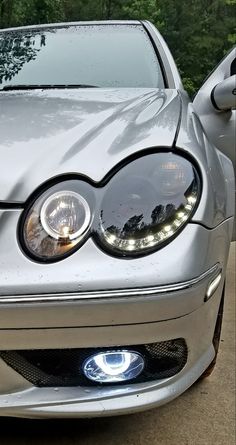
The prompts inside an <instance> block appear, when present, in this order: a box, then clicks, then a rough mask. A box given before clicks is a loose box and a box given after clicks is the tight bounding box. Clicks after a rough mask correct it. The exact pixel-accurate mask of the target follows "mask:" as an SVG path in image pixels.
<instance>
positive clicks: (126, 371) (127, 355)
mask: <svg viewBox="0 0 236 445" xmlns="http://www.w3.org/2000/svg"><path fill="white" fill-rule="evenodd" d="M119 356H120V357H119ZM112 357H116V358H118V359H119V358H120V363H119V360H118V363H109V359H110V358H112ZM144 366H145V362H144V357H143V356H142V355H141V354H140V353H139V352H137V351H128V350H117V351H115V350H114V351H106V352H98V353H97V354H94V355H92V356H90V357H88V358H87V359H86V360H85V362H84V364H83V372H84V375H85V376H86V377H87V378H88V379H89V380H92V381H94V382H98V383H118V382H125V381H128V380H133V379H135V378H136V377H138V376H139V375H140V374H141V372H142V371H143V370H144Z"/></svg>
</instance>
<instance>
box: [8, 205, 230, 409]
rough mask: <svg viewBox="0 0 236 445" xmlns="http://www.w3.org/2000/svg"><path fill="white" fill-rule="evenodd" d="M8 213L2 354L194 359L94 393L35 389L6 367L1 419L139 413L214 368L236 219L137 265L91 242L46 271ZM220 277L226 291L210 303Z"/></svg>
mask: <svg viewBox="0 0 236 445" xmlns="http://www.w3.org/2000/svg"><path fill="white" fill-rule="evenodd" d="M6 213H7V214H6V215H5V216H4V214H3V218H2V220H1V221H2V230H1V232H0V265H1V268H0V351H5V350H32V349H33V350H37V349H60V348H61V349H68V348H91V347H93V348H96V347H97V348H100V347H116V346H119V347H121V346H122V345H123V346H124V345H144V344H147V343H156V342H161V341H166V340H171V339H177V338H183V339H184V340H185V341H186V344H187V348H188V358H187V362H186V365H185V366H184V368H183V369H182V370H181V371H180V372H179V373H178V374H175V375H174V376H173V377H170V378H168V379H162V380H155V381H151V382H150V381H149V382H146V383H139V384H137V383H132V384H126V385H122V386H109V387H93V388H91V387H90V388H88V387H82V386H80V387H68V388H65V387H62V388H37V387H35V386H33V385H32V384H31V383H29V382H28V381H27V380H26V379H24V378H23V377H22V376H21V375H20V374H19V373H17V372H16V371H14V370H13V369H12V368H11V367H9V366H8V365H7V364H6V363H5V362H4V361H3V360H2V359H0V415H2V416H18V417H60V416H61V417H73V416H74V417H92V416H101V415H102V416H106V415H114V414H121V413H130V412H135V411H138V410H142V409H147V408H151V407H154V406H159V405H162V404H164V403H166V402H168V401H170V400H172V399H174V398H175V397H177V396H178V395H179V394H181V393H182V392H184V391H185V390H186V389H187V388H188V387H189V386H191V385H192V383H193V382H194V381H196V380H197V378H198V377H199V376H200V375H201V374H202V372H203V371H204V370H205V369H206V368H207V366H208V365H209V364H210V363H211V361H212V359H213V358H214V348H213V344H212V340H213V335H214V328H215V323H216V319H217V314H218V309H219V304H220V300H221V295H222V289H223V285H224V277H225V269H226V263H227V257H228V251H229V246H230V236H231V232H232V222H233V221H232V219H229V220H227V221H225V222H224V223H223V224H221V225H219V226H218V227H217V228H215V229H213V230H208V229H206V228H204V227H202V226H200V225H198V224H188V225H187V226H186V227H185V229H184V230H183V231H182V232H181V233H180V235H179V236H178V237H177V238H176V239H175V240H173V242H172V243H170V244H168V245H167V246H166V247H164V248H163V249H161V250H160V251H158V252H156V253H154V254H152V255H148V256H146V257H144V258H140V259H137V260H132V261H124V260H122V259H115V258H111V257H109V256H108V255H105V254H103V253H101V252H100V251H99V250H98V249H97V248H96V246H95V245H93V243H92V241H91V240H90V242H88V243H85V245H84V246H83V248H82V249H80V250H79V251H78V252H76V253H75V255H73V256H71V257H69V258H67V259H66V260H65V261H61V262H59V263H56V264H53V265H39V264H35V263H32V262H30V261H29V260H28V259H27V258H25V257H24V255H23V253H22V252H21V251H20V249H19V246H18V244H17V240H16V237H15V235H14V233H15V232H14V230H15V227H16V221H17V215H16V214H15V212H12V213H10V214H9V212H6ZM13 223H14V224H13ZM5 240H9V245H8V250H6V243H5ZM4 249H5V250H4ZM219 271H221V273H222V279H221V282H220V284H219V286H218V288H217V290H216V291H215V293H214V295H213V296H212V297H211V298H210V299H209V300H208V301H207V302H205V301H204V297H205V295H206V290H207V287H208V285H209V283H210V282H211V281H212V279H214V277H215V276H216V274H217V273H219ZM167 283H173V284H168V285H166V284H167ZM118 287H119V288H120V290H117V289H118ZM100 289H110V290H109V291H100Z"/></svg>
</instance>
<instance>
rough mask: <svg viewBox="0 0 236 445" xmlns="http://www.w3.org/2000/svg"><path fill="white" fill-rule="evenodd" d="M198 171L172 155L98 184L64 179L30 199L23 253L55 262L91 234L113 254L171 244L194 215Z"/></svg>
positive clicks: (136, 164) (154, 157)
mask: <svg viewBox="0 0 236 445" xmlns="http://www.w3.org/2000/svg"><path fill="white" fill-rule="evenodd" d="M200 195H201V182H200V176H199V173H198V169H197V167H196V166H195V165H194V164H193V163H192V162H191V161H190V160H188V159H187V158H185V157H184V156H181V155H179V154H176V153H173V152H158V153H150V154H146V155H143V156H141V157H139V158H138V159H135V160H130V162H128V163H126V164H125V165H123V166H122V167H121V168H119V169H118V171H116V172H114V173H113V174H112V175H111V176H110V177H109V180H108V178H106V179H105V180H104V181H102V182H101V183H99V184H95V183H92V182H91V181H88V180H85V179H82V178H79V177H78V179H77V178H75V177H74V178H73V179H69V177H68V178H67V179H64V180H62V181H60V182H58V183H56V184H55V185H53V186H51V187H49V188H47V187H46V189H45V188H44V191H43V192H42V191H39V194H36V195H34V198H33V199H30V200H29V202H28V205H27V207H26V209H25V211H24V212H23V215H22V217H21V220H20V225H19V239H20V244H21V246H22V248H23V250H24V252H25V253H26V254H27V255H28V256H30V257H31V258H33V259H34V260H36V261H41V262H54V261H58V260H61V259H63V258H65V257H66V256H68V255H70V254H72V253H73V252H74V251H75V250H77V249H78V248H79V247H80V246H81V245H82V244H83V243H84V242H85V241H86V240H87V238H88V237H89V236H92V237H93V239H94V241H95V242H96V243H97V244H98V245H99V247H100V248H101V249H102V250H104V251H106V252H107V253H109V254H110V255H114V256H121V257H124V258H132V257H138V256H143V255H147V254H149V253H151V252H153V251H155V250H157V249H159V248H161V247H163V246H164V245H165V244H166V243H168V242H170V241H171V240H172V239H173V238H174V237H175V236H177V235H178V233H179V232H180V231H181V230H182V229H183V228H184V226H185V225H186V224H187V222H188V221H189V220H190V219H191V217H192V215H193V213H194V212H195V210H196V208H197V205H198V202H199V199H200Z"/></svg>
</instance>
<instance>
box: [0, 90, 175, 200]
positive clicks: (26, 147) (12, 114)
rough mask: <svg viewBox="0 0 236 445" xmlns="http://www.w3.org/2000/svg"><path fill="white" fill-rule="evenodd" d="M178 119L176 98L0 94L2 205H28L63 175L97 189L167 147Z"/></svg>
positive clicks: (114, 93) (151, 93)
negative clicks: (122, 166) (120, 167)
mask: <svg viewBox="0 0 236 445" xmlns="http://www.w3.org/2000/svg"><path fill="white" fill-rule="evenodd" d="M179 117H180V99H179V96H178V93H177V91H176V90H157V89H135V88H132V89H128V88H127V89H83V90H81V89H80V90H59V89H58V90H44V91H43V90H34V91H30V90H28V91H18V92H16V91H12V92H2V93H0V164H1V175H0V200H1V201H8V202H11V201H25V200H26V199H27V197H28V196H29V195H30V194H31V193H32V192H33V190H35V189H36V188H37V187H38V186H39V185H40V184H42V183H43V182H44V181H46V180H48V179H50V178H52V177H54V176H57V175H60V174H65V173H80V174H83V175H86V176H88V177H90V178H91V179H92V180H93V181H96V182H97V181H100V180H101V179H102V178H103V177H104V176H105V175H106V174H107V173H108V172H109V171H110V170H111V168H113V167H114V166H115V165H116V164H117V163H119V162H120V161H121V160H122V159H124V158H126V157H127V156H129V155H131V154H133V153H136V152H137V151H140V150H143V149H147V148H149V147H156V146H159V147H160V146H165V147H171V146H172V145H173V142H174V140H175V136H176V131H177V127H178V121H179Z"/></svg>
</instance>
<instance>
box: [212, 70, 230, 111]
mask: <svg viewBox="0 0 236 445" xmlns="http://www.w3.org/2000/svg"><path fill="white" fill-rule="evenodd" d="M211 101H212V104H213V106H214V107H215V108H216V109H217V110H219V111H229V110H232V109H233V108H236V74H235V75H233V76H230V77H228V79H225V80H223V81H222V82H220V83H218V84H217V85H216V86H215V87H214V88H213V90H212V92H211Z"/></svg>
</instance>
